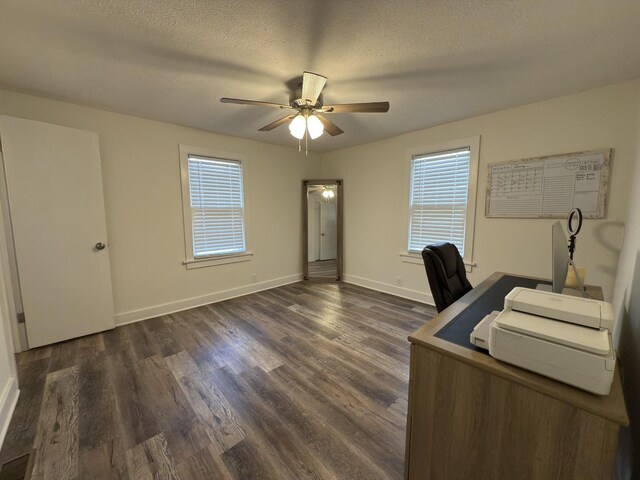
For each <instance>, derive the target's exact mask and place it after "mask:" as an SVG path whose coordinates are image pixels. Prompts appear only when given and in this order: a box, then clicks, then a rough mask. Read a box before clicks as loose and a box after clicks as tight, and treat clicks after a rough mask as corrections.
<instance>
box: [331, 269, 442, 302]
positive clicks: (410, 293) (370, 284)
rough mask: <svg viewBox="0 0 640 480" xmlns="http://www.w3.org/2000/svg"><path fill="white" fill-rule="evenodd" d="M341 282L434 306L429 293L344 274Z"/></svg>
mask: <svg viewBox="0 0 640 480" xmlns="http://www.w3.org/2000/svg"><path fill="white" fill-rule="evenodd" d="M342 280H344V281H345V282H346V283H353V284H354V285H359V286H361V287H366V288H370V289H371V290H377V291H379V292H384V293H389V294H391V295H395V296H396V297H402V298H408V299H409V300H414V301H416V302H421V303H426V304H427V305H431V306H434V305H435V302H434V300H433V296H432V295H431V294H429V293H424V292H418V291H417V290H410V289H408V288H404V287H398V286H397V285H391V284H389V283H382V282H376V281H375V280H369V279H368V278H362V277H357V276H355V275H349V274H346V273H345V274H344V275H342Z"/></svg>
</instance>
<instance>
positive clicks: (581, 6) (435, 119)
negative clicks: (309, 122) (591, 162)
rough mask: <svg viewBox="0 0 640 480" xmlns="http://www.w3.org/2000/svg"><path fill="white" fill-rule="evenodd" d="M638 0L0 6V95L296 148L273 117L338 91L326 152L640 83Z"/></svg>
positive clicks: (19, 2)
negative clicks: (304, 89)
mask: <svg viewBox="0 0 640 480" xmlns="http://www.w3.org/2000/svg"><path fill="white" fill-rule="evenodd" d="M639 25H640V2H639V1H637V0H527V1H519V0H511V1H506V0H505V1H499V0H495V1H489V0H477V1H472V0H467V1H462V0H439V1H434V0H432V1H389V0H371V1H360V2H358V1H345V0H343V1H332V0H324V1H321V0H295V1H294V0H291V1H289V0H287V1H275V0H269V1H267V0H252V1H249V0H245V1H240V0H238V1H230V0H228V1H212V0H164V1H160V0H94V1H89V0H13V1H12V0H0V65H1V68H0V85H2V86H4V87H5V88H9V89H15V90H19V91H23V92H28V93H34V94H36V95H42V96H46V97H52V98H56V99H61V100H66V101H70V102H75V103H80V104H85V105H91V106H96V107H100V108H104V109H107V110H112V111H116V112H122V113H128V114H132V115H137V116H141V117H146V118H152V119H156V120H162V121H166V122H170V123H176V124H180V125H186V126H190V127H195V128H200V129H204V130H209V131H213V132H217V133H223V134H227V135H233V136H238V137H243V138H250V139H254V140H259V141H264V142H270V143H276V144H281V145H287V146H291V147H297V141H296V140H295V139H294V138H293V137H291V136H290V135H289V133H288V130H287V128H286V126H284V127H280V128H278V129H276V130H274V131H272V132H258V131H257V130H258V128H260V127H262V126H263V125H265V124H267V123H269V122H271V121H273V120H275V119H277V118H278V117H279V116H282V112H280V111H278V110H274V109H269V108H261V107H248V106H239V105H228V104H221V103H219V98H220V97H223V96H229V97H238V98H247V99H255V100H263V101H271V102H278V103H287V101H288V90H287V86H286V85H287V82H290V81H291V80H292V79H293V78H294V77H297V76H299V75H301V74H302V71H303V70H310V71H313V72H317V73H320V74H323V75H325V76H327V77H328V78H329V81H328V83H327V86H326V87H325V90H324V94H325V103H328V104H329V103H349V102H369V101H384V100H388V101H389V102H390V103H391V109H390V111H389V113H386V114H332V115H331V119H332V120H333V121H334V122H335V123H337V124H338V125H339V126H340V127H341V128H342V129H343V130H344V131H345V133H344V134H343V135H341V136H339V137H329V136H328V135H323V136H322V137H321V138H320V139H318V140H315V141H312V142H311V144H310V147H311V148H312V149H313V150H316V151H329V150H334V149H338V148H343V147H346V146H351V145H357V144H361V143H365V142H370V141H373V140H377V139H381V138H386V137H390V136H393V135H397V134H400V133H404V132H409V131H414V130H418V129H421V128H426V127H430V126H433V125H439V124H442V123H446V122H450V121H453V120H458V119H461V118H467V117H470V116H473V115H478V114H482V113H488V112H492V111H496V110H501V109H504V108H508V107H512V106H517V105H522V104H526V103H530V102H534V101H538V100H542V99H546V98H552V97H556V96H559V95H563V94H567V93H572V92H577V91H581V90H586V89H589V88H592V87H597V86H600V85H605V84H608V83H614V82H618V81H622V80H626V79H631V78H635V77H640V27H639Z"/></svg>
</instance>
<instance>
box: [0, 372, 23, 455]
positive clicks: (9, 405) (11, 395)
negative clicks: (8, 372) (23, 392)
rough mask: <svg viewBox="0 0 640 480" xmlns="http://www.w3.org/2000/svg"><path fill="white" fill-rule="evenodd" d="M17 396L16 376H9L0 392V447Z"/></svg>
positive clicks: (16, 401)
mask: <svg viewBox="0 0 640 480" xmlns="http://www.w3.org/2000/svg"><path fill="white" fill-rule="evenodd" d="M19 396H20V390H18V381H17V380H16V377H10V378H9V380H7V383H6V384H5V386H4V388H3V389H2V393H1V394H0V447H2V444H3V443H4V437H5V435H6V434H7V430H8V429H9V423H11V417H12V416H13V411H14V410H15V408H16V404H17V403H18V397H19Z"/></svg>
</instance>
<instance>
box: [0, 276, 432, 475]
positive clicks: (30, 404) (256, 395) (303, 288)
mask: <svg viewBox="0 0 640 480" xmlns="http://www.w3.org/2000/svg"><path fill="white" fill-rule="evenodd" d="M434 313H435V311H434V310H433V309H431V308H429V307H426V306H424V305H422V304H418V303H414V302H411V301H409V300H403V299H400V298H397V297H393V296H390V295H386V294H381V293H378V292H374V291H371V290H367V289H364V288H360V287H357V286H354V285H348V284H340V283H333V284H314V283H311V284H309V283H298V284H293V285H289V286H285V287H280V288H276V289H273V290H268V291H265V292H261V293H256V294H251V295H247V296H245V297H241V298H237V299H233V300H228V301H225V302H220V303H217V304H213V305H208V306H205V307H200V308H196V309H192V310H188V311H185V312H180V313H177V314H172V315H166V316H163V317H159V318H155V319H152V320H147V321H144V322H139V323H135V324H131V325H126V326H123V327H118V328H116V329H115V330H112V331H109V332H105V333H102V334H97V335H91V336H88V337H84V338H81V339H77V340H72V341H69V342H64V343H61V344H57V345H53V346H50V347H43V348H40V349H36V350H31V351H28V352H24V353H21V354H19V355H18V356H17V360H18V369H19V380H20V389H21V395H20V399H19V402H18V405H17V408H16V411H15V414H14V417H13V420H12V422H11V425H10V427H9V431H8V433H7V437H6V440H5V443H4V446H3V448H2V451H1V452H0V463H5V462H7V461H9V460H11V459H14V458H17V457H20V456H22V455H24V454H26V453H31V454H32V458H31V463H32V464H33V471H32V475H31V479H32V480H35V479H45V478H47V479H56V480H61V479H102V478H109V479H111V478H114V479H118V478H121V479H125V478H128V479H135V480H138V479H147V478H180V479H183V480H191V479H261V478H269V479H307V478H309V479H311V478H325V479H338V478H341V479H350V480H352V479H367V480H371V479H385V480H386V479H400V478H402V474H403V462H404V442H405V417H406V403H407V400H406V398H407V378H408V372H409V368H408V361H409V343H408V342H407V340H406V337H407V335H408V334H409V333H410V332H412V331H413V330H415V329H416V328H417V327H418V326H420V325H421V324H423V323H424V322H425V321H426V320H428V319H429V318H431V316H432V315H433V314H434Z"/></svg>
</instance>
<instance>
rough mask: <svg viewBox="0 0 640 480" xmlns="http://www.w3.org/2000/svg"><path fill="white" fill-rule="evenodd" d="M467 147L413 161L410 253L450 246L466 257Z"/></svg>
mask: <svg viewBox="0 0 640 480" xmlns="http://www.w3.org/2000/svg"><path fill="white" fill-rule="evenodd" d="M469 161H470V149H469V148H468V147H465V148H461V149H457V150H449V151H445V152H437V153H429V154H425V155H415V156H413V158H412V160H411V197H410V206H409V207H410V208H409V209H410V213H409V215H410V219H409V247H408V248H409V251H410V252H421V251H422V249H423V248H424V247H425V246H427V245H429V244H431V243H436V242H451V243H453V244H454V245H455V246H456V247H458V250H459V251H460V255H462V256H464V246H465V245H464V238H465V221H466V217H467V197H468V190H469Z"/></svg>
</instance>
